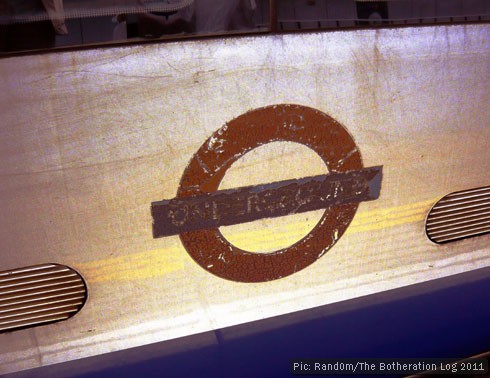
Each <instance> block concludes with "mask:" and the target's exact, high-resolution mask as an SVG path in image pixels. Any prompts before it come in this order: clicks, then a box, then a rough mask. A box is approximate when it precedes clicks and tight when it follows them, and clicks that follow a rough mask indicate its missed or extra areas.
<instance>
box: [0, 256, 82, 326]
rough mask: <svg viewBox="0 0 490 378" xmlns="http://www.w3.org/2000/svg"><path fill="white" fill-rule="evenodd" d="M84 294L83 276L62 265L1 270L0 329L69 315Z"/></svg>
mask: <svg viewBox="0 0 490 378" xmlns="http://www.w3.org/2000/svg"><path fill="white" fill-rule="evenodd" d="M86 298H87V289H86V286H85V283H84V281H83V279H82V277H81V276H80V275H79V274H78V273H77V272H75V271H74V270H73V269H70V268H68V267H67V266H64V265H57V264H46V265H37V266H31V267H26V268H20V269H14V270H7V271H3V272H0V332H5V331H13V330H16V329H18V328H25V327H35V326H38V325H43V324H46V323H51V322H55V321H60V320H65V319H68V318H70V317H71V316H73V315H75V314H76V313H77V312H78V311H80V309H81V308H82V307H83V305H84V303H85V300H86Z"/></svg>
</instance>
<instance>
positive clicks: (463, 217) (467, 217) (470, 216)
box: [428, 210, 490, 229]
mask: <svg viewBox="0 0 490 378" xmlns="http://www.w3.org/2000/svg"><path fill="white" fill-rule="evenodd" d="M486 217H490V210H488V211H486V210H483V211H474V212H472V213H463V214H457V215H455V216H449V217H443V218H431V223H430V224H431V226H430V228H431V229H432V228H437V227H438V225H445V224H450V223H453V224H456V223H457V222H459V221H463V222H464V221H471V220H476V219H485V218H486ZM428 229H429V227H428Z"/></svg>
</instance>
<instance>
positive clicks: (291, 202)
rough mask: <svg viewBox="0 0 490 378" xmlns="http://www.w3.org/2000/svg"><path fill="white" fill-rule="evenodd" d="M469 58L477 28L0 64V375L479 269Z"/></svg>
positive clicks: (483, 59)
mask: <svg viewBox="0 0 490 378" xmlns="http://www.w3.org/2000/svg"><path fill="white" fill-rule="evenodd" d="M312 3H315V2H312ZM319 3H321V2H319V1H317V2H316V5H314V6H317V5H318V4H319ZM395 4H396V2H393V5H391V2H390V5H389V7H388V10H389V11H390V12H393V9H394V8H390V7H392V6H393V7H395ZM381 16H383V15H381ZM376 17H377V16H376ZM381 18H383V17H381ZM278 20H279V21H280V20H281V17H279V18H278ZM366 20H370V21H369V22H374V21H373V18H369V15H368V17H367V18H366ZM376 20H377V18H376ZM283 21H284V22H286V21H287V20H286V19H284V20H283ZM376 22H377V21H376ZM278 25H279V26H280V24H278ZM284 25H286V24H284ZM489 61H490V25H489V24H488V23H475V24H461V25H428V26H412V27H403V28H365V29H349V30H338V31H334V32H327V31H321V30H312V31H306V32H302V33H276V34H269V33H265V34H258V35H241V36H233V37H232V36H222V37H220V38H208V39H193V40H188V41H185V40H176V41H170V42H167V43H151V44H148V43H146V44H133V45H120V46H107V47H104V46H102V47H98V48H97V49H90V48H88V49H71V50H66V51H50V52H48V53H42V54H29V55H25V54H24V55H15V54H13V55H8V56H4V57H3V58H1V59H0V72H1V75H0V80H1V87H2V91H1V92H0V104H1V105H0V106H1V113H2V117H1V128H0V240H1V241H2V242H1V248H0V264H1V265H0V271H1V272H0V374H7V373H13V372H20V371H24V370H28V369H32V368H36V367H42V366H48V365H52V364H57V363H61V362H65V361H70V360H78V359H82V358H85V357H91V356H96V355H102V354H105V353H110V352H114V351H119V350H127V349H129V348H134V347H138V346H142V345H149V344H152V343H162V342H163V343H167V344H168V351H175V350H183V349H185V348H188V345H185V343H184V342H182V343H179V341H178V340H180V338H182V337H185V336H191V335H199V334H204V333H206V332H208V331H212V330H216V329H222V328H225V327H230V326H235V325H246V324H247V323H250V322H253V321H257V320H261V319H270V318H273V317H276V316H279V315H283V314H291V313H296V312H299V311H303V310H307V309H313V308H318V307H320V306H328V305H333V304H336V303H337V304H338V303H341V302H343V301H347V300H352V299H356V298H360V297H364V296H369V295H373V294H377V293H383V292H387V291H390V290H393V289H399V288H403V287H407V286H409V285H412V284H417V283H423V282H427V283H429V282H432V281H433V280H436V279H439V278H450V277H452V276H455V275H457V274H459V273H465V272H471V271H474V270H478V269H481V268H487V267H489V266H490V235H489V234H488V232H489V230H490V228H489V227H490V226H489V224H490V221H489V213H490V211H489V209H490V205H489V203H490V202H489V201H490V199H489V198H490V175H489V172H490V148H489V146H490V107H489V106H488V104H489V103H490V91H489V90H488V88H489V86H490V65H489V64H488V62H489ZM165 222H166V223H165ZM56 320H61V321H56ZM244 329H246V328H244ZM243 332H246V331H243ZM217 342H218V340H216V339H213V338H212V337H209V338H206V337H205V338H202V340H200V343H202V345H213V344H215V343H217ZM168 353H170V352H168Z"/></svg>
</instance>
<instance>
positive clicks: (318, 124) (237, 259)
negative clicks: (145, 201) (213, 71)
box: [152, 105, 381, 282]
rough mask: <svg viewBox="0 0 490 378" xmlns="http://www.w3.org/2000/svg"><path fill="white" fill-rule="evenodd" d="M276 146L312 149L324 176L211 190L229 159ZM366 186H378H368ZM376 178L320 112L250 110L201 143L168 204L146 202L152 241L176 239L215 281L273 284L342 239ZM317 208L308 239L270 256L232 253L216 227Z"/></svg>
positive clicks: (274, 108)
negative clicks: (321, 210)
mask: <svg viewBox="0 0 490 378" xmlns="http://www.w3.org/2000/svg"><path fill="white" fill-rule="evenodd" d="M276 141H286V142H295V143H300V144H303V145H305V146H307V147H309V148H311V149H312V150H313V151H315V152H316V153H317V154H318V155H319V156H320V157H321V158H322V160H323V161H324V163H325V165H326V166H327V168H328V171H329V174H328V175H324V176H321V177H320V176H318V177H316V176H315V177H311V178H305V179H300V180H286V181H284V182H280V183H275V185H272V186H270V185H267V184H266V185H264V186H260V187H243V188H240V189H232V190H223V191H218V187H219V184H220V182H221V180H222V179H223V177H224V176H225V174H226V172H227V170H228V169H229V168H230V166H231V165H232V164H233V163H234V162H235V161H237V160H238V159H240V157H242V156H243V155H244V154H246V153H247V152H249V151H251V150H253V149H254V148H256V147H259V146H263V145H265V144H267V143H271V142H276ZM368 170H369V169H368ZM374 177H375V178H376V179H375V180H374V179H373V178H374ZM322 180H323V181H322ZM373 180H374V181H377V182H378V184H377V185H373V184H372V183H373ZM380 180H381V169H380V168H379V167H376V168H373V169H371V171H366V170H365V169H364V168H363V163H362V159H361V154H360V152H359V149H358V148H357V146H356V143H355V142H354V140H353V138H352V137H351V135H350V134H349V133H348V132H347V131H346V129H345V128H344V127H343V126H342V125H341V124H340V123H338V122H337V121H335V120H334V119H333V118H331V117H330V116H328V115H327V114H324V113H322V112H320V111H318V110H316V109H313V108H309V107H305V106H300V105H275V106H268V107H264V108H259V109H254V110H252V111H249V112H247V113H245V114H242V115H241V116H239V117H237V118H235V119H233V120H232V121H230V122H228V123H227V124H225V125H224V126H223V127H221V128H220V129H219V130H217V131H216V132H215V133H214V134H213V135H212V136H211V137H210V138H209V139H208V140H206V141H205V142H204V144H203V145H202V146H201V147H200V148H199V150H198V151H197V152H196V153H195V154H194V156H193V157H192V159H191V161H190V162H189V164H188V166H187V168H186V170H185V171H184V174H183V176H182V179H181V181H180V186H179V188H178V192H177V196H176V198H175V199H173V200H168V201H160V202H154V203H152V215H153V218H154V225H153V227H154V228H153V233H154V237H161V236H166V235H170V234H176V233H178V234H179V235H180V239H181V241H182V243H183V245H184V247H185V249H186V250H187V252H188V253H189V255H190V256H191V257H192V258H193V259H194V260H195V261H196V262H197V263H198V264H199V265H200V266H201V267H202V268H204V269H205V270H207V271H208V272H210V273H212V274H214V275H216V276H219V277H221V278H225V279H228V280H232V281H239V282H265V281H270V280H275V279H279V278H281V277H285V276H289V275H291V274H293V273H295V272H298V271H300V270H302V269H304V268H306V267H307V266H309V265H311V264H313V263H314V262H315V261H316V260H318V259H319V258H320V257H321V256H323V255H324V254H325V253H326V252H327V251H328V250H329V249H330V248H331V247H332V246H333V245H334V244H335V243H336V241H337V240H338V239H339V238H340V237H341V236H342V235H343V234H344V232H345V230H346V229H347V227H348V226H349V224H350V222H351V221H352V219H353V218H354V215H355V213H356V210H357V207H358V204H359V202H360V201H364V200H370V199H376V198H377V194H379V193H374V192H376V191H378V192H379V184H380ZM376 186H377V188H376ZM257 193H259V194H257ZM279 205H280V206H279ZM284 208H285V209H286V210H284ZM318 208H325V212H324V214H323V216H322V217H321V219H320V221H319V222H318V223H317V225H316V226H315V227H314V228H313V229H312V230H311V231H310V233H309V234H308V235H306V236H305V237H304V238H302V239H301V240H299V241H298V242H296V243H295V244H293V245H291V246H289V247H287V248H283V249H280V250H277V251H274V252H271V253H257V252H248V251H245V250H242V249H240V248H237V247H236V246H234V245H233V244H231V243H230V242H228V240H226V238H225V237H224V236H223V235H222V234H221V232H220V231H219V229H218V226H220V225H226V224H236V223H243V222H245V221H250V220H254V219H260V218H265V217H274V216H281V215H286V214H291V213H294V212H300V211H309V210H312V209H318ZM288 209H289V210H288ZM298 209H300V210H299V211H298ZM301 209H302V210H301ZM275 212H276V213H277V214H276V213H275ZM254 214H255V215H254ZM234 218H237V219H234ZM192 224H195V225H194V226H193V225H192ZM188 225H189V226H188ZM171 229H173V230H171Z"/></svg>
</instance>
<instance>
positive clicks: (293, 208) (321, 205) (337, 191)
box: [151, 166, 382, 238]
mask: <svg viewBox="0 0 490 378" xmlns="http://www.w3.org/2000/svg"><path fill="white" fill-rule="evenodd" d="M381 178H382V167H381V166H378V167H371V168H364V169H361V170H356V171H352V172H347V173H332V174H328V175H318V176H312V177H305V178H301V179H297V180H284V181H278V182H273V183H269V184H264V185H256V186H244V187H241V188H235V189H227V190H220V191H216V192H214V193H206V194H202V195H197V196H191V197H183V198H174V199H171V200H163V201H158V202H153V203H152V204H151V213H152V216H153V221H154V223H153V237H154V238H159V237H163V236H170V235H177V234H180V233H181V232H187V231H194V230H200V229H210V228H216V227H220V226H227V225H233V224H240V223H245V222H251V221H254V220H257V219H263V218H274V217H280V216H284V215H289V214H295V213H302V212H306V211H312V210H318V209H325V208H328V207H331V206H336V205H342V204H347V203H356V202H362V201H371V200H375V199H377V198H378V197H379V193H380V187H381Z"/></svg>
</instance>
